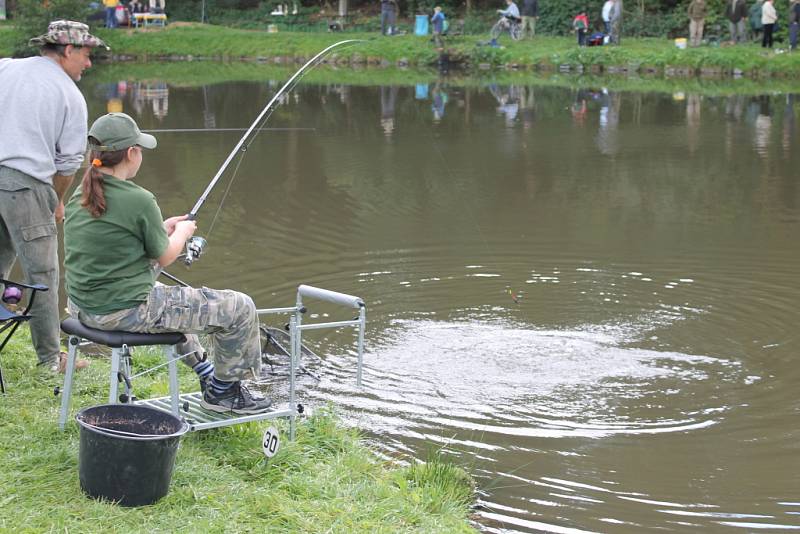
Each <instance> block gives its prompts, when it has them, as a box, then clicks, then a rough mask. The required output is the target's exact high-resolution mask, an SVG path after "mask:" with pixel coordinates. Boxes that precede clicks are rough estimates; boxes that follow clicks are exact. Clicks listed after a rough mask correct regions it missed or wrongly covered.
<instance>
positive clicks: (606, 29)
mask: <svg viewBox="0 0 800 534" xmlns="http://www.w3.org/2000/svg"><path fill="white" fill-rule="evenodd" d="M613 7H614V0H606V2H605V3H604V4H603V10H602V12H601V13H600V16H601V17H602V19H603V33H605V34H606V35H609V34H611V9H612V8H613Z"/></svg>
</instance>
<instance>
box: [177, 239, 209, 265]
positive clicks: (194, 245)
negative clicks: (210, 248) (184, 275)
mask: <svg viewBox="0 0 800 534" xmlns="http://www.w3.org/2000/svg"><path fill="white" fill-rule="evenodd" d="M207 244H208V241H206V240H205V238H204V237H200V236H194V237H192V238H191V239H189V240H188V241H187V242H186V254H185V255H184V256H183V263H185V264H186V265H187V266H189V265H191V264H192V263H194V260H196V259H197V258H199V257H200V255H201V254H202V253H203V250H204V249H205V248H206V245H207Z"/></svg>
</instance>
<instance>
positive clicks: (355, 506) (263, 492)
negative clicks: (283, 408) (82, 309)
mask: <svg viewBox="0 0 800 534" xmlns="http://www.w3.org/2000/svg"><path fill="white" fill-rule="evenodd" d="M1 357H2V365H3V376H4V377H5V379H6V382H7V391H8V393H7V394H6V395H5V396H2V397H0V463H1V464H2V466H3V468H2V470H0V509H2V510H3V513H2V514H0V532H37V533H38V532H81V533H91V532H98V533H101V532H102V533H106V532H151V533H156V532H169V533H172V532H220V533H221V532H226V533H227V532H286V533H289V532H292V533H294V532H314V533H316V532H337V533H339V532H425V533H427V532H472V531H473V530H472V528H471V527H470V526H469V524H468V521H467V515H468V511H469V505H470V503H471V501H472V499H473V491H474V488H473V486H472V481H471V479H470V478H469V476H468V475H466V473H465V472H464V471H463V470H461V469H460V468H458V467H455V466H453V465H451V464H448V463H447V462H444V461H442V460H441V459H440V458H433V459H432V460H431V461H429V462H428V463H425V464H414V465H412V466H410V467H398V466H396V465H392V464H388V463H386V462H384V461H381V460H379V459H378V458H377V456H376V455H375V454H374V453H373V452H372V451H371V450H370V449H369V448H368V446H367V445H366V444H365V443H364V441H363V439H362V438H361V437H360V436H359V433H358V432H357V431H356V430H353V429H348V428H344V427H343V426H341V425H340V424H339V423H338V422H337V419H336V417H335V415H333V414H332V410H331V409H322V410H319V411H318V412H317V413H315V414H314V415H311V416H309V417H306V418H303V419H302V420H301V421H300V422H299V425H298V431H297V439H296V440H295V441H294V442H289V441H288V439H287V436H286V425H284V424H283V423H280V422H279V423H278V424H279V426H280V427H281V428H282V431H283V436H282V438H283V441H282V445H281V449H280V450H279V452H278V454H277V455H276V456H275V457H274V458H272V459H271V460H270V461H267V460H266V459H265V457H264V456H263V454H262V453H261V450H260V444H261V436H262V433H263V431H264V429H265V428H266V427H267V426H268V423H250V424H247V425H238V426H235V427H228V428H224V429H217V430H206V431H202V432H196V433H190V434H187V435H186V436H185V437H184V438H183V439H182V442H181V447H180V449H179V451H178V457H177V460H176V466H175V472H174V474H173V478H172V485H171V487H170V492H169V493H168V494H167V496H166V497H165V498H163V499H162V500H160V501H159V502H158V503H156V504H154V505H151V506H144V507H140V508H123V507H119V506H116V505H114V504H111V503H107V502H101V501H96V500H93V499H89V498H87V497H85V496H84V495H83V494H82V493H81V490H80V488H79V485H78V466H77V456H78V438H79V430H78V427H77V425H76V424H75V423H74V421H70V422H69V423H68V425H67V429H66V431H65V432H64V433H62V432H59V431H58V429H57V417H58V415H57V412H58V404H59V398H57V397H54V396H53V387H55V386H56V385H60V380H59V378H57V377H54V376H53V375H52V374H50V373H49V372H48V371H45V370H42V369H36V368H35V366H34V362H35V359H36V358H35V355H34V354H33V352H32V349H31V348H30V340H29V338H28V337H27V331H25V332H20V333H18V334H17V336H16V338H15V339H14V340H12V342H11V343H10V344H9V346H8V347H6V349H5V350H4V352H3V354H2V356H1ZM92 360H93V361H92V365H91V366H90V367H89V369H87V370H84V371H81V372H80V373H79V374H78V375H77V377H76V381H75V391H74V394H73V406H76V407H79V406H91V405H96V404H102V403H103V402H104V400H103V399H104V398H105V396H106V395H107V387H108V385H107V372H108V360H107V359H105V358H93V359H92ZM160 360H161V358H160V356H158V355H157V354H147V353H144V354H141V353H137V354H136V356H135V361H136V363H137V365H138V366H141V367H149V366H150V365H152V364H154V363H156V362H159V361H160ZM190 375H191V373H183V376H182V380H184V381H185V382H186V383H187V384H193V383H194V382H195V380H194V379H193V377H191V376H190ZM159 378H160V379H159ZM163 378H164V377H163V375H162V376H161V377H156V378H155V379H154V378H148V377H141V378H138V379H137V381H136V383H135V387H136V393H137V394H138V395H139V396H141V397H142V398H144V397H145V396H148V395H160V394H163V393H165V390H166V385H164V384H163V382H164V380H163ZM73 414H74V411H73ZM273 424H275V423H273Z"/></svg>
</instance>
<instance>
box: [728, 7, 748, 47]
mask: <svg viewBox="0 0 800 534" xmlns="http://www.w3.org/2000/svg"><path fill="white" fill-rule="evenodd" d="M725 18H727V19H728V28H729V29H730V32H731V42H732V43H743V42H745V41H746V40H747V34H746V29H745V23H746V22H747V0H727V4H726V7H725Z"/></svg>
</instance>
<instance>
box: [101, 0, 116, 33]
mask: <svg viewBox="0 0 800 534" xmlns="http://www.w3.org/2000/svg"><path fill="white" fill-rule="evenodd" d="M118 3H119V2H118V1H117V0H103V5H104V6H106V28H116V27H117V4H118Z"/></svg>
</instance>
